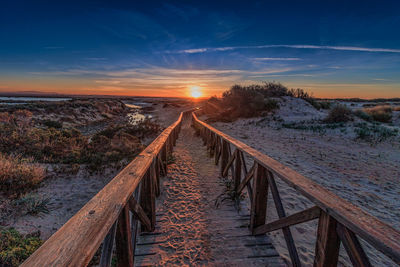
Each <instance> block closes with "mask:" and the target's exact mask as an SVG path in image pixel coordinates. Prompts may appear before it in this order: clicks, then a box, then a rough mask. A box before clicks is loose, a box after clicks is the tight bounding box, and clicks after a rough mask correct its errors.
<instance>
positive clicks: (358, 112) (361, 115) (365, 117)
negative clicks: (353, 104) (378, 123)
mask: <svg viewBox="0 0 400 267" xmlns="http://www.w3.org/2000/svg"><path fill="white" fill-rule="evenodd" d="M354 115H356V116H357V117H359V118H360V119H363V120H365V121H372V117H371V116H370V115H369V114H368V113H366V112H364V111H363V110H360V109H359V110H356V111H354Z"/></svg>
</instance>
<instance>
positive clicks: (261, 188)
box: [250, 163, 268, 234]
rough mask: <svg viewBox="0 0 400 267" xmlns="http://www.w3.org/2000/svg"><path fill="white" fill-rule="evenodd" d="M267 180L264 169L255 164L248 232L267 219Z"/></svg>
mask: <svg viewBox="0 0 400 267" xmlns="http://www.w3.org/2000/svg"><path fill="white" fill-rule="evenodd" d="M267 200H268V180H267V177H266V169H265V168H264V167H263V166H261V165H260V164H258V163H257V165H256V172H255V175H254V178H253V199H252V201H251V211H250V230H251V231H252V232H253V230H254V229H255V228H256V227H257V226H260V225H264V224H265V221H266V217H267ZM253 234H254V232H253Z"/></svg>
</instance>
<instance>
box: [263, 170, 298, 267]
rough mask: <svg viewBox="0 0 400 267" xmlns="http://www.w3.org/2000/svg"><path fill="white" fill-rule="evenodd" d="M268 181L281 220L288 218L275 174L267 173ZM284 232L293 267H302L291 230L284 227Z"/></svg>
mask: <svg viewBox="0 0 400 267" xmlns="http://www.w3.org/2000/svg"><path fill="white" fill-rule="evenodd" d="M267 179H268V182H269V184H270V188H271V193H272V198H273V199H274V203H275V208H276V212H277V213H278V216H279V218H280V219H282V218H284V217H286V214H285V210H284V208H283V205H282V200H281V197H280V196H279V191H278V187H277V186H276V183H275V179H274V177H273V174H272V173H271V172H270V171H268V172H267ZM282 232H283V236H284V238H285V241H286V245H287V249H288V251H289V255H290V259H291V261H292V264H293V266H301V263H300V259H299V255H298V253H297V249H296V246H295V244H294V240H293V236H292V233H291V231H290V228H289V227H283V228H282Z"/></svg>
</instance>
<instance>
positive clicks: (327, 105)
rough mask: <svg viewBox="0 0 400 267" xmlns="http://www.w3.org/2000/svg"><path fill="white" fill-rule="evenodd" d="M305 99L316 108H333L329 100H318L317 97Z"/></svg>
mask: <svg viewBox="0 0 400 267" xmlns="http://www.w3.org/2000/svg"><path fill="white" fill-rule="evenodd" d="M303 99H304V100H305V101H307V102H308V103H310V104H311V105H312V106H313V107H314V108H315V109H318V110H320V109H330V108H331V102H329V101H318V100H316V99H315V98H311V97H308V98H303Z"/></svg>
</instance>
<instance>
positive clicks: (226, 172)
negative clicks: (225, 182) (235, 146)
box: [222, 150, 237, 177]
mask: <svg viewBox="0 0 400 267" xmlns="http://www.w3.org/2000/svg"><path fill="white" fill-rule="evenodd" d="M228 151H229V150H228ZM229 154H230V153H229ZM236 156H237V153H236V151H235V153H233V154H232V155H231V156H230V158H229V161H228V164H226V166H225V169H224V171H223V172H222V177H226V176H227V175H228V171H229V168H230V167H231V166H232V164H233V161H234V160H235V159H236ZM232 174H233V173H232Z"/></svg>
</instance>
